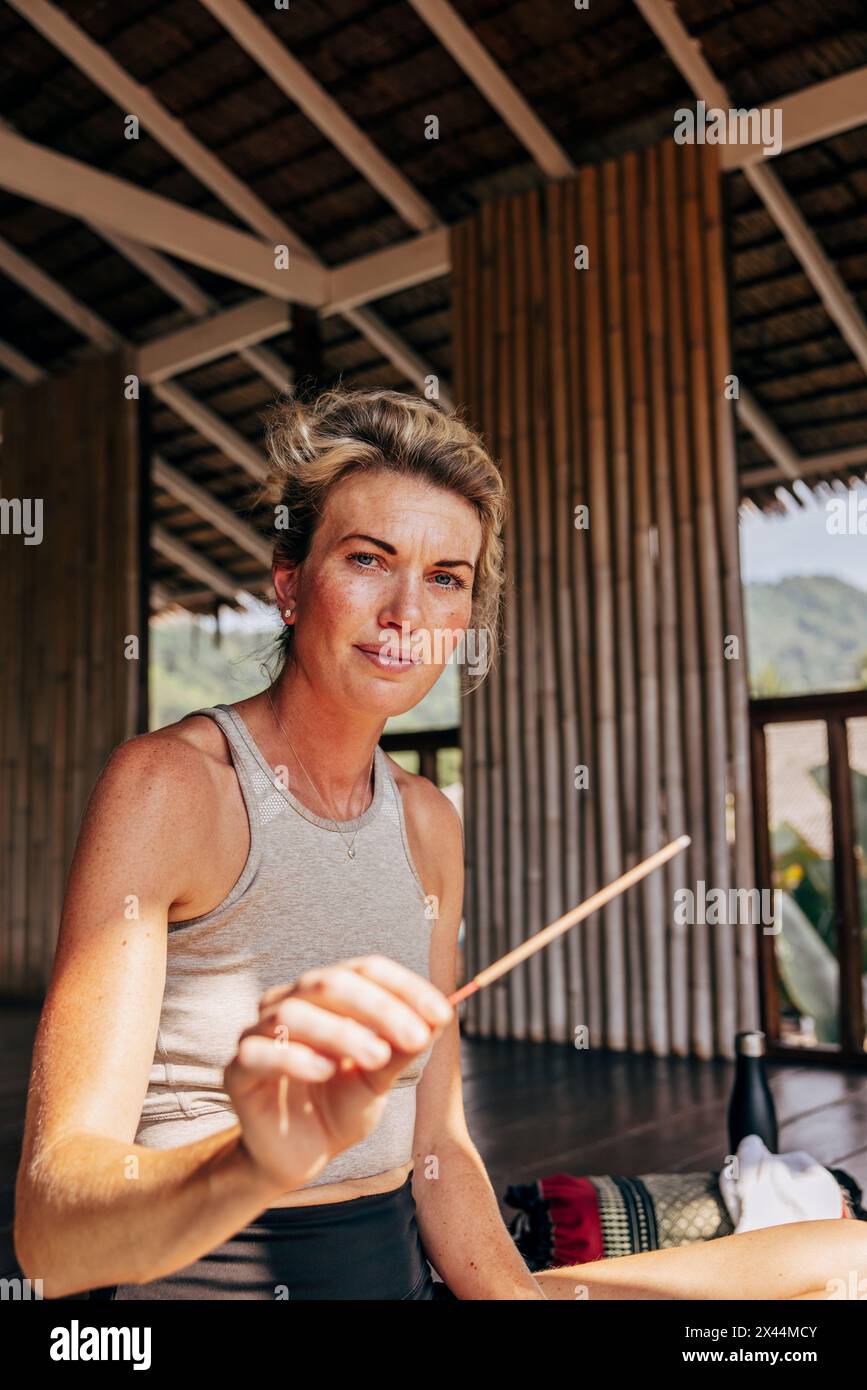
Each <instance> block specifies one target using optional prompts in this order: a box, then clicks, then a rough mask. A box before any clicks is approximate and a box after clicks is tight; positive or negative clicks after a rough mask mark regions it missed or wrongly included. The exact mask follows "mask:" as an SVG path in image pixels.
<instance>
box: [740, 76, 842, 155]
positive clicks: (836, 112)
mask: <svg viewBox="0 0 867 1390" xmlns="http://www.w3.org/2000/svg"><path fill="white" fill-rule="evenodd" d="M767 105H768V106H769V107H770V106H771V103H770V102H768V103H767ZM771 109H773V110H778V111H779V112H780V135H781V143H780V149H779V150H777V151H776V152H774V151H769V153H768V155H767V156H766V155H765V152H764V150H762V149H761V148H760V147H759V146H756V145H721V146H720V159H721V161H722V166H723V168H724V169H727V170H728V169H743V168H745V167H746V165H748V164H761V163H763V162H764V160H765V158H766V157H767V158H771V157H778V156H779V155H781V154H788V153H789V152H790V150H798V149H800V148H801V147H802V146H803V145H813V144H815V143H816V142H817V141H818V140H830V139H831V138H832V137H833V136H834V135H842V134H843V133H844V132H845V131H847V130H855V129H857V127H858V126H861V125H867V67H861V68H855V69H854V70H853V71H852V72H845V73H843V74H842V76H840V77H831V78H829V79H828V81H827V82H814V83H813V85H812V86H810V87H803V88H801V90H800V91H797V92H791V93H790V94H789V96H785V97H780V98H778V100H776V101H775V102H774V103H773V107H772V108H771Z"/></svg>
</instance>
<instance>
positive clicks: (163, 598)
mask: <svg viewBox="0 0 867 1390" xmlns="http://www.w3.org/2000/svg"><path fill="white" fill-rule="evenodd" d="M213 597H214V595H213V593H212V591H211V590H210V589H190V590H189V591H188V592H187V593H185V594H176V593H175V592H174V591H173V590H172V589H170V588H169V587H168V585H166V584H163V583H162V582H161V581H160V580H159V579H156V580H154V582H153V584H151V586H150V601H151V607H152V608H156V610H157V612H161V611H162V609H163V608H172V607H173V606H175V605H177V606H178V607H179V608H186V606H187V604H188V603H204V602H205V601H206V600H207V599H212V598H213Z"/></svg>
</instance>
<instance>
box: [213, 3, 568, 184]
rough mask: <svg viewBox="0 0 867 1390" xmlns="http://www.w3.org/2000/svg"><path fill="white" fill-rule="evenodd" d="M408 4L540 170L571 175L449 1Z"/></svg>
mask: <svg viewBox="0 0 867 1390" xmlns="http://www.w3.org/2000/svg"><path fill="white" fill-rule="evenodd" d="M204 3H205V4H208V5H209V8H210V0H204ZM409 3H410V4H411V5H412V7H413V9H414V10H415V12H416V14H417V15H418V16H419V18H420V19H423V20H424V22H425V24H426V25H427V26H428V28H429V29H431V30H432V31H433V32H434V34H436V36H437V38H438V39H439V41H440V43H441V44H442V46H443V48H446V49H448V51H449V53H450V54H451V55H452V57H453V58H454V60H455V62H456V63H457V64H458V66H459V67H462V68H463V70H464V72H465V73H466V74H467V77H469V79H470V81H471V82H472V83H473V84H474V85H475V86H476V87H477V88H478V90H479V91H480V92H481V93H482V95H483V96H484V97H486V98H487V100H488V101H489V102H490V104H491V106H493V108H494V110H495V111H496V112H497V113H498V114H499V115H500V116H501V117H502V119H503V121H505V123H506V125H507V126H508V127H509V129H510V130H511V131H512V134H513V135H515V136H517V138H518V140H520V142H521V144H522V145H523V146H524V148H525V149H526V150H527V151H528V152H529V153H530V154H531V155H532V157H533V159H534V160H535V162H536V163H537V164H538V166H539V168H540V169H541V170H542V171H543V173H545V174H547V176H548V178H549V179H565V178H569V176H570V175H572V174H574V173H575V172H576V168H575V165H574V164H573V163H572V161H571V159H570V158H569V156H568V154H567V153H566V151H565V150H564V149H563V147H562V145H560V144H558V142H557V141H556V140H555V139H554V137H553V135H552V134H551V132H550V131H549V130H548V129H547V128H546V127H545V126H544V125H543V124H542V122H541V121H540V120H539V117H538V116H537V115H536V113H535V111H533V109H532V107H531V106H530V105H529V104H528V103H527V101H525V99H524V97H522V95H521V93H520V92H519V91H518V89H517V87H516V86H515V85H514V83H513V82H511V81H510V79H509V78H508V77H507V76H506V74H505V73H504V72H503V70H502V68H501V67H500V66H499V65H498V64H497V63H495V62H494V59H493V58H492V57H491V55H490V53H489V52H488V50H487V49H486V48H485V47H484V45H483V44H481V43H480V42H479V40H478V39H477V38H476V36H475V34H474V33H473V31H472V29H471V28H470V27H469V25H468V24H465V23H464V21H463V20H462V19H461V17H460V15H459V14H458V13H457V11H456V10H455V9H454V8H453V6H452V5H450V4H449V3H448V0H409Z"/></svg>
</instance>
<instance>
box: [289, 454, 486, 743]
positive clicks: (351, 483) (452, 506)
mask: <svg viewBox="0 0 867 1390" xmlns="http://www.w3.org/2000/svg"><path fill="white" fill-rule="evenodd" d="M350 532H362V533H364V534H365V535H371V536H376V537H377V538H379V539H382V540H387V541H389V542H390V543H391V544H392V545H393V546H394V547H395V548H396V550H397V552H398V553H397V555H396V556H392V555H388V554H386V553H385V552H383V551H382V550H381V549H379V548H378V547H377V546H374V545H372V544H370V543H369V542H367V541H361V540H351V541H345V542H342V543H341V538H342V537H343V536H344V535H346V534H348V533H350ZM481 539H482V529H481V523H480V522H479V519H478V517H477V515H476V511H475V508H474V507H473V506H472V505H471V503H469V502H467V501H465V499H464V498H462V497H459V496H458V495H457V494H455V493H453V492H447V491H446V490H445V489H442V488H436V487H432V486H430V485H429V484H427V483H424V482H421V481H419V480H416V479H408V478H402V477H400V476H398V475H396V474H394V473H391V472H383V473H373V474H364V473H355V474H350V475H349V476H347V477H346V478H343V479H341V481H340V482H339V483H337V484H336V485H335V486H334V487H333V488H332V489H331V492H330V493H329V495H328V500H327V503H326V506H325V509H324V515H323V518H322V521H321V523H320V525H319V527H318V529H317V531H316V534H315V536H314V539H313V544H312V546H311V550H310V554H309V556H308V558H307V560H306V561H305V562H304V563H303V564H302V565H301V567H300V570H299V571H298V572H297V573H295V572H293V571H292V570H290V569H287V568H285V567H275V570H274V583H275V589H276V591H277V595H278V598H279V600H280V605H281V608H284V607H285V606H286V605H287V603H288V604H290V605H291V606H292V608H293V609H297V610H298V611H299V613H300V614H301V615H302V618H303V620H302V618H299V621H298V623H297V628H296V632H295V636H294V642H295V652H296V658H297V661H298V663H299V665H300V666H301V667H302V669H303V670H305V671H306V672H307V674H308V678H309V681H310V684H311V686H312V687H313V688H317V687H324V688H325V689H331V690H333V691H339V692H340V700H341V703H342V704H343V705H344V706H345V707H348V708H350V709H352V708H354V709H356V710H364V711H365V712H366V713H367V714H368V715H375V716H378V717H379V718H381V719H387V718H389V717H390V716H391V715H394V714H400V713H402V712H403V711H404V710H407V709H411V708H412V707H413V706H414V705H416V704H418V702H419V701H420V700H421V699H422V698H423V697H424V696H425V695H426V694H427V692H428V691H429V690H430V688H431V687H432V686H433V685H434V684H435V683H436V681H437V679H438V677H439V676H440V674H441V672H442V670H443V666H444V664H445V663H444V662H443V661H440V663H439V664H437V663H436V662H435V661H434V660H433V659H432V660H431V661H429V662H427V661H426V662H422V663H420V664H419V665H418V666H415V667H414V668H412V669H411V670H408V671H389V670H379V669H377V668H376V667H375V666H374V665H373V664H372V663H371V662H369V661H367V660H366V659H365V658H364V657H362V656H360V654H359V653H358V652H357V651H356V650H355V649H354V648H355V644H357V643H368V644H371V643H373V644H375V643H377V642H382V641H384V640H385V639H384V637H383V635H382V634H383V632H384V631H393V632H394V633H395V634H396V635H397V636H401V637H403V638H404V640H405V634H406V633H408V634H409V635H410V636H414V635H417V634H419V633H421V632H425V631H427V632H429V633H430V634H431V638H433V634H434V632H435V630H436V629H437V628H439V629H451V630H461V631H463V630H464V629H466V627H467V626H468V624H469V621H470V615H471V611H472V579H473V576H472V574H471V572H470V571H469V570H468V569H465V568H463V567H462V568H460V569H454V570H442V569H437V568H436V566H435V562H436V561H437V560H441V559H448V560H458V559H460V560H468V561H469V562H470V563H471V564H475V563H476V561H477V559H478V553H479V550H480V547H481ZM358 552H364V553H365V558H364V560H363V562H358V561H353V560H351V559H349V556H350V555H352V554H353V553H358ZM370 556H373V557H375V558H369V557H370ZM449 576H452V577H451V578H449ZM457 579H459V580H462V581H463V582H464V584H465V586H466V587H465V588H463V589H460V588H458V587H457V586H456V583H455V580H457ZM402 623H406V624H408V627H407V628H406V629H404V631H403V633H402V628H401V625H402ZM431 645H432V650H431V656H432V657H436V656H440V655H447V651H448V649H446V651H445V652H444V653H440V652H438V651H437V650H436V648H435V647H433V644H431Z"/></svg>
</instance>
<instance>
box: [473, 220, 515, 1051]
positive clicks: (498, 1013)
mask: <svg viewBox="0 0 867 1390" xmlns="http://www.w3.org/2000/svg"><path fill="white" fill-rule="evenodd" d="M478 222H479V229H480V233H481V239H480V244H479V269H480V274H479V279H478V296H479V298H478V318H479V325H480V333H479V338H480V341H479V353H480V359H479V364H478V366H479V375H478V397H477V399H476V401H475V402H474V405H475V419H476V422H477V424H478V425H479V426H480V427H481V428H482V430H483V433H484V435H485V436H486V439H485V442H486V444H487V447H488V448H489V449H493V448H494V440H493V438H492V437H491V431H492V430H493V427H494V419H495V402H496V371H497V361H496V330H495V325H494V310H495V285H494V256H495V253H496V243H495V238H494V230H495V229H494V206H493V204H492V203H490V202H487V203H483V204H482V207H481V209H480V213H479V218H478ZM474 698H475V699H476V700H478V702H479V703H478V713H479V722H480V725H481V734H482V737H481V738H479V740H478V747H479V749H480V751H481V752H482V760H481V764H480V765H479V769H478V785H479V787H480V789H481V791H482V796H481V797H480V805H479V813H480V823H481V832H482V836H483V838H482V842H481V843H482V856H481V862H480V870H481V880H480V883H481V885H482V887H483V892H482V894H481V901H480V908H479V910H480V911H481V912H482V913H483V914H484V915H485V917H486V918H487V920H488V924H489V930H488V943H489V947H490V949H491V950H493V951H497V952H500V951H503V950H505V949H506V945H507V938H506V930H505V922H504V906H503V898H504V893H503V872H504V862H503V855H502V804H503V802H502V770H501V763H500V758H501V751H500V750H501V742H500V738H499V720H498V717H497V713H496V709H495V707H496V705H497V695H496V691H495V689H494V683H493V682H492V681H490V680H486V681H483V682H482V684H481V686H480V687H479V690H478V692H477V694H476V696H475V697H474ZM508 1003H509V1000H508V994H507V992H506V991H505V990H495V991H494V995H493V1010H494V1035H495V1036H496V1037H498V1038H507V1037H508V1036H509V1009H508Z"/></svg>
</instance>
